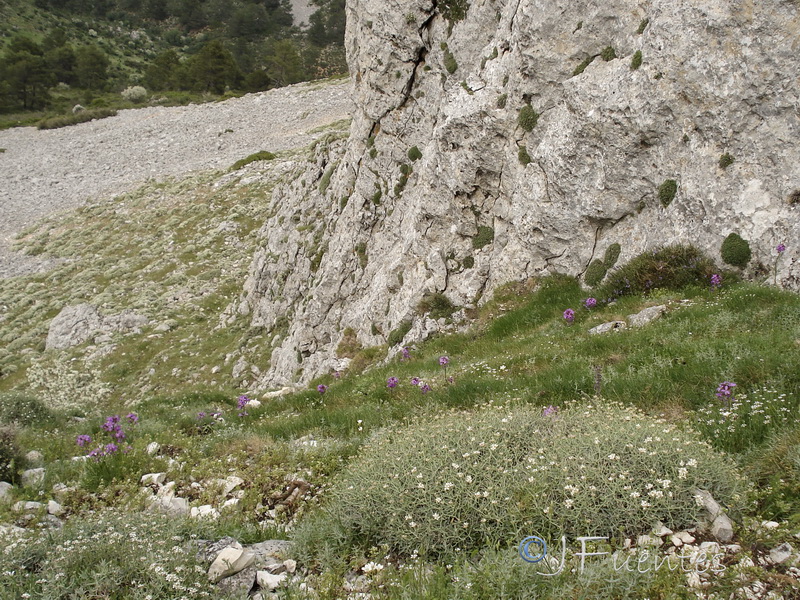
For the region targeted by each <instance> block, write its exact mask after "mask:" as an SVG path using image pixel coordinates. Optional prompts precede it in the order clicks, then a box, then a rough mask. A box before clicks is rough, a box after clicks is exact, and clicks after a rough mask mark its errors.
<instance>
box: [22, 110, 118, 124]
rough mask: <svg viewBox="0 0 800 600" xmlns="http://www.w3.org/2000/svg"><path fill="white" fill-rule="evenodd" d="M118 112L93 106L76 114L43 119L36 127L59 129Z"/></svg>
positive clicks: (111, 115)
mask: <svg viewBox="0 0 800 600" xmlns="http://www.w3.org/2000/svg"><path fill="white" fill-rule="evenodd" d="M116 114H117V111H116V110H113V109H111V108H93V109H90V110H82V111H79V112H76V113H74V114H69V115H62V116H60V117H50V118H48V119H42V120H41V121H39V123H38V124H37V125H36V127H37V128H38V129H59V128H61V127H69V126H70V125H78V124H79V123H86V122H88V121H94V120H95V119H106V118H108V117H114V116H116Z"/></svg>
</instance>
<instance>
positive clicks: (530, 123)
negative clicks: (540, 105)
mask: <svg viewBox="0 0 800 600" xmlns="http://www.w3.org/2000/svg"><path fill="white" fill-rule="evenodd" d="M538 122H539V113H537V112H536V111H535V110H534V109H533V107H532V106H531V105H530V104H526V105H525V106H523V107H522V108H521V109H520V110H519V115H518V116H517V123H518V124H519V126H520V127H522V128H523V129H524V130H525V131H533V128H534V127H536V123H538Z"/></svg>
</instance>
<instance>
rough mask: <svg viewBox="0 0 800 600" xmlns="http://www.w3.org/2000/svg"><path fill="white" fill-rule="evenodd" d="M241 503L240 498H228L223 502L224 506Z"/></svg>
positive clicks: (228, 506)
mask: <svg viewBox="0 0 800 600" xmlns="http://www.w3.org/2000/svg"><path fill="white" fill-rule="evenodd" d="M237 504H239V498H228V499H227V500H225V502H223V503H222V508H232V507H234V506H236V505H237Z"/></svg>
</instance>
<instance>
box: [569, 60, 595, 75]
mask: <svg viewBox="0 0 800 600" xmlns="http://www.w3.org/2000/svg"><path fill="white" fill-rule="evenodd" d="M594 58H595V57H594V56H587V57H586V58H585V59H584V60H583V62H582V63H581V64H579V65H578V66H577V67H575V70H574V71H573V72H572V76H573V77H575V76H576V75H580V74H581V73H583V72H584V71H585V70H586V67H588V66H589V65H590V64H592V61H593V60H594Z"/></svg>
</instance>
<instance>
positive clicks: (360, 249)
mask: <svg viewBox="0 0 800 600" xmlns="http://www.w3.org/2000/svg"><path fill="white" fill-rule="evenodd" d="M356 256H358V264H359V265H361V268H362V269H366V268H367V260H368V259H367V244H366V242H360V243H358V244H357V245H356Z"/></svg>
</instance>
